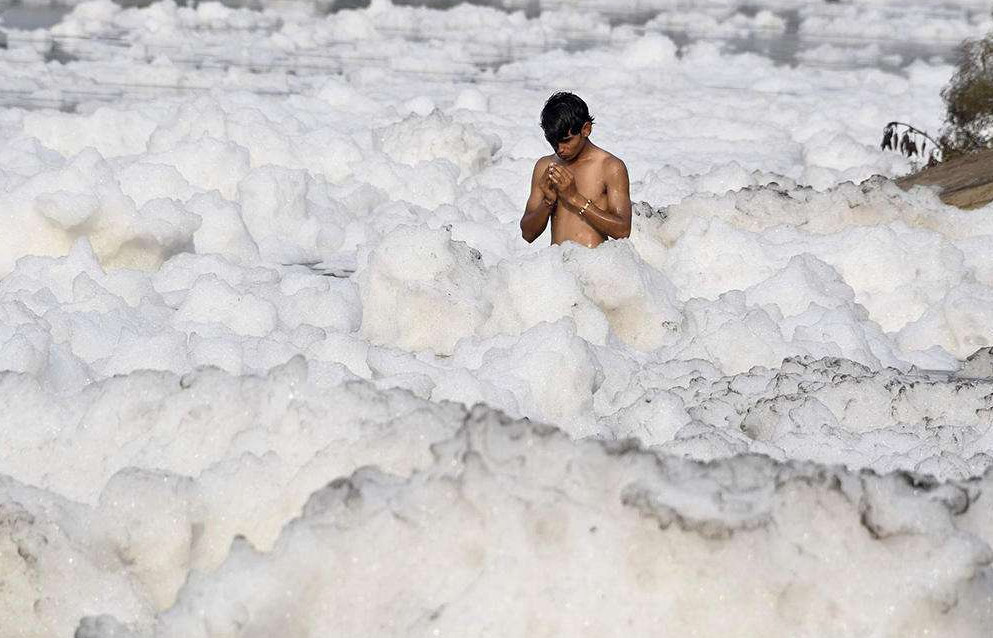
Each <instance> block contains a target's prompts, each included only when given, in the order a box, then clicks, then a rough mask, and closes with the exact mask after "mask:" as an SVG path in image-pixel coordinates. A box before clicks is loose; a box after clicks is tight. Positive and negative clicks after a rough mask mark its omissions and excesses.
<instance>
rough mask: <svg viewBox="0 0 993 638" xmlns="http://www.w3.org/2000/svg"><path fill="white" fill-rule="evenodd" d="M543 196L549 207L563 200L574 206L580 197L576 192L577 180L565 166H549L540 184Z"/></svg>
mask: <svg viewBox="0 0 993 638" xmlns="http://www.w3.org/2000/svg"><path fill="white" fill-rule="evenodd" d="M539 186H540V187H541V196H542V198H544V200H545V202H546V203H549V205H553V204H555V202H557V201H558V200H559V199H561V200H562V201H563V202H564V203H566V204H572V203H573V202H574V201H575V200H576V199H577V198H578V196H579V192H578V191H577V190H576V178H575V177H574V176H573V174H572V171H570V170H569V169H568V168H566V167H565V166H562V165H560V164H549V165H548V168H547V169H546V170H545V174H544V175H542V177H541V182H540V183H539Z"/></svg>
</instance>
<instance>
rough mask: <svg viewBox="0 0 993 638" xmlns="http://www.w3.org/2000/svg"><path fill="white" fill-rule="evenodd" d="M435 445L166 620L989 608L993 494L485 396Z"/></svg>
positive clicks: (910, 627)
mask: <svg viewBox="0 0 993 638" xmlns="http://www.w3.org/2000/svg"><path fill="white" fill-rule="evenodd" d="M437 454H438V457H437V460H436V462H435V464H434V465H433V466H431V467H429V468H426V469H425V470H424V471H422V472H419V473H416V474H414V475H413V476H411V477H410V478H409V479H406V480H405V479H402V478H398V477H395V476H390V475H387V474H383V473H381V472H378V471H376V470H360V471H359V472H357V473H355V474H353V475H351V476H350V477H348V478H342V479H338V480H335V481H332V482H331V483H330V484H328V486H327V487H325V488H324V489H322V490H319V491H317V492H315V493H314V494H313V495H311V497H310V498H309V500H308V502H307V504H306V506H305V507H304V508H303V513H302V515H301V516H300V517H299V518H298V519H296V520H295V521H293V522H292V523H291V524H290V525H288V526H287V527H286V528H285V529H284V530H283V532H282V533H281V535H280V537H279V539H278V540H277V542H276V544H275V546H274V548H273V550H272V551H271V552H260V551H258V550H257V549H255V548H253V547H251V546H250V545H249V544H248V543H246V542H245V541H237V540H236V541H235V543H234V544H233V545H232V548H231V551H230V553H229V555H228V557H227V559H226V560H225V562H224V563H223V564H222V565H221V566H220V567H219V569H218V570H217V571H216V572H214V573H213V574H210V575H199V576H197V577H194V578H192V579H191V580H190V581H189V582H188V583H187V584H186V585H185V586H184V587H183V589H182V590H181V591H180V594H179V597H178V600H177V603H176V605H175V606H174V607H172V608H171V609H169V610H168V611H165V612H164V613H162V614H160V615H159V616H158V617H157V619H156V621H155V635H156V636H162V637H166V636H184V637H196V636H212V635H219V634H223V633H224V632H229V631H232V630H234V628H235V627H238V628H240V631H250V632H261V633H273V632H276V631H279V632H281V633H283V634H285V635H291V636H296V635H300V636H302V635H308V634H311V633H314V632H321V633H361V634H376V635H401V634H402V635H425V636H429V635H438V634H445V633H451V632H457V633H460V634H462V635H483V634H485V633H486V630H485V627H487V626H499V627H500V628H501V631H505V632H509V633H514V634H526V633H529V632H534V631H541V632H548V633H554V634H574V633H582V632H584V631H594V632H595V633H596V634H597V635H604V636H613V635H629V634H630V632H631V631H635V632H637V633H650V632H651V631H654V630H656V629H657V628H658V627H659V626H661V625H662V624H664V626H665V627H666V628H667V629H669V630H671V631H673V632H675V633H688V632H696V634H698V635H701V636H718V635H720V636H728V635H731V636H751V635H756V634H760V633H761V634H772V635H775V634H785V633H791V632H796V631H801V632H803V633H805V634H809V635H812V636H838V635H844V636H849V635H850V636H856V635H862V634H864V633H865V632H871V631H881V630H882V631H887V632H892V633H899V634H902V635H920V636H924V635H927V634H928V633H935V632H937V633H946V634H950V635H955V636H962V637H967V636H977V637H978V636H981V635H984V633H985V631H986V630H987V629H988V627H989V623H990V622H991V620H993V619H991V618H990V610H989V607H988V605H984V604H982V602H981V601H982V600H983V599H984V597H988V596H989V595H990V592H989V586H990V585H989V581H988V579H986V580H984V579H983V577H982V573H983V571H982V570H983V566H984V565H988V564H989V562H990V560H991V558H993V553H991V551H990V548H989V545H988V542H989V538H986V539H984V538H982V537H979V536H976V535H974V534H973V533H970V532H968V531H966V530H965V529H963V528H964V525H963V523H962V522H961V519H962V514H963V513H964V512H966V511H968V510H970V509H973V508H980V509H983V510H984V511H985V510H988V509H989V508H988V506H983V505H982V502H983V501H982V500H976V498H975V497H976V493H975V492H973V491H972V490H971V489H970V488H969V487H968V486H957V485H947V486H938V485H928V484H920V483H915V482H914V481H915V479H914V478H913V477H911V476H906V475H895V476H891V477H878V476H875V475H872V474H868V473H863V474H854V473H848V472H845V471H843V470H837V469H828V468H823V467H820V466H813V465H804V464H795V463H790V464H780V463H776V462H774V461H770V460H768V459H765V458H761V457H756V456H745V457H738V458H736V459H733V460H729V461H727V462H724V463H720V464H710V465H703V464H698V463H694V462H692V461H686V460H682V459H678V458H675V457H664V456H663V457H656V456H654V455H652V454H647V453H645V452H642V451H640V450H638V449H637V448H632V447H623V446H609V445H605V444H603V443H595V442H588V443H580V444H577V443H574V442H572V441H570V440H569V439H568V438H567V437H564V436H563V435H562V434H561V433H560V432H558V431H556V430H555V429H553V428H548V427H546V426H535V425H529V424H526V423H522V422H511V421H508V420H506V419H502V418H501V417H500V416H499V415H498V414H497V413H494V412H491V411H488V410H485V409H477V410H475V411H474V412H473V413H472V415H471V417H470V419H469V420H468V421H467V422H466V424H465V426H463V427H462V428H461V429H460V430H459V432H458V434H457V436H456V437H455V438H453V439H451V440H450V441H449V442H447V443H446V444H444V445H443V446H439V447H438V448H437ZM369 538H376V539H378V542H377V544H370V543H369V542H368V539H369ZM379 543H385V544H388V545H389V546H393V547H404V548H406V550H405V551H404V552H392V553H388V554H386V555H384V554H383V553H382V552H381V551H380V549H379V547H380V545H379ZM746 575H747V586H745V585H746V583H745V581H744V580H741V579H744V578H745V577H746ZM739 576H740V578H739ZM739 581H740V582H739ZM536 587H537V588H539V589H540V591H541V592H542V595H540V596H536V595H535V591H536V589H535V588H536ZM715 599H720V600H721V601H722V609H723V613H720V614H715V613H713V611H712V607H713V601H714V600H715ZM769 600H773V601H775V602H774V604H768V601H769ZM549 601H555V603H554V604H552V603H550V602H549ZM956 603H957V604H956ZM963 603H965V604H963ZM576 609H587V610H590V609H596V610H598V611H597V613H596V614H589V613H576V611H575V610H576ZM248 610H251V612H250V613H249V612H248ZM645 610H652V611H650V612H649V613H646V611H645Z"/></svg>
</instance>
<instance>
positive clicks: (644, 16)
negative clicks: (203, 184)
mask: <svg viewBox="0 0 993 638" xmlns="http://www.w3.org/2000/svg"><path fill="white" fill-rule="evenodd" d="M116 1H117V3H118V4H120V5H122V6H129V7H132V6H147V5H148V4H151V1H152V0H116ZM221 1H222V2H223V3H224V4H226V5H228V6H233V7H244V8H249V9H255V10H258V9H261V7H262V0H221ZM264 1H265V4H266V5H267V6H272V5H279V4H310V5H312V6H313V7H314V12H315V13H316V14H327V13H335V12H338V11H342V10H347V9H356V8H362V7H367V6H369V4H370V0H264ZM392 1H393V3H394V4H396V5H404V6H423V7H431V8H437V9H448V8H451V7H454V6H457V5H459V4H463V3H465V4H474V5H479V6H490V7H493V8H497V9H501V10H507V9H505V7H504V5H505V4H509V5H511V6H512V7H513V10H516V11H521V10H523V11H524V12H525V14H526V15H528V16H530V17H534V16H538V15H540V14H541V10H542V2H541V0H518V1H517V2H501V0H392ZM29 2H30V0H29ZM177 3H178V4H179V5H194V6H195V5H196V4H198V0H177ZM831 3H832V0H825V4H831ZM609 6H610V5H609V4H606V3H605V5H604V7H605V8H603V9H600V11H601V14H602V15H603V16H604V19H605V20H606V21H608V22H609V23H610V24H612V25H614V26H617V25H630V26H632V27H634V28H635V30H636V32H637V30H638V29H639V28H642V27H644V25H645V24H646V23H648V22H649V21H650V20H652V19H653V18H655V17H657V16H658V15H660V14H664V13H667V12H672V11H673V10H672V9H666V10H654V11H647V10H646V11H611V10H610V8H609ZM767 8H769V9H771V10H773V11H775V13H776V14H777V15H778V16H779V17H780V18H781V19H782V20H783V21H784V22H785V25H786V27H785V29H784V30H783V31H763V30H756V31H753V32H750V33H749V34H748V35H746V36H740V35H736V36H725V35H719V34H707V33H696V32H693V31H691V30H685V29H679V28H665V27H662V28H659V29H656V31H657V32H660V33H662V34H664V35H666V36H667V37H669V38H670V39H671V40H672V41H673V42H674V43H675V44H676V45H677V46H679V47H680V49H682V48H683V47H685V46H687V45H689V44H692V43H694V42H697V41H714V42H717V43H718V44H719V45H720V46H721V47H722V49H723V50H725V51H727V52H732V53H753V54H757V55H761V56H764V57H767V58H770V59H772V60H773V61H774V62H775V63H777V64H786V65H791V66H795V65H797V64H799V63H800V62H801V59H800V54H801V53H803V52H804V51H808V50H811V49H814V48H816V47H818V46H821V45H823V44H825V39H823V38H818V37H810V36H809V35H805V34H802V33H801V31H800V24H801V20H802V18H801V15H800V12H799V11H798V10H796V9H782V8H774V7H766V6H764V5H763V3H762V2H755V1H743V2H741V3H740V4H739V5H738V6H737V7H736V8H729V9H727V10H722V11H721V13H722V15H723V16H724V17H728V15H729V14H728V12H737V13H740V14H743V15H746V16H749V17H752V16H754V15H755V14H757V13H758V12H759V11H762V10H763V9H767ZM942 8H943V5H941V4H940V3H936V4H935V6H934V9H935V10H941V9H942ZM944 8H946V9H947V8H948V7H944ZM70 10H71V7H67V6H65V5H60V4H58V2H57V0H51V2H50V4H47V5H40V4H25V3H23V1H22V0H13V1H11V0H0V48H2V47H3V46H4V44H3V43H4V41H5V40H4V29H5V28H6V29H40V28H48V27H51V26H52V25H54V24H56V23H58V21H59V20H61V18H62V17H63V16H64V15H65V14H66V13H68V12H69V11H70ZM827 43H829V44H831V45H832V46H835V47H838V48H852V49H854V48H858V47H865V46H866V45H868V44H875V45H876V46H877V47H878V55H877V56H869V57H864V58H862V59H859V60H857V61H852V62H846V63H842V64H826V65H824V66H840V67H848V68H853V67H875V68H880V69H883V70H888V71H895V72H899V71H900V69H902V68H903V67H905V66H907V65H908V64H910V63H912V62H913V61H914V60H917V59H925V60H929V61H939V60H940V61H942V62H945V63H949V64H951V63H954V61H955V59H956V57H957V55H958V50H959V47H958V45H957V44H955V43H949V42H937V41H929V40H926V39H925V40H921V39H918V40H914V39H913V38H912V37H910V38H893V39H888V40H882V41H880V40H868V41H866V40H863V39H859V38H829V39H827ZM601 44H602V43H601V42H598V41H585V40H583V39H575V40H568V41H567V43H566V45H565V48H566V50H568V51H573V52H574V51H582V50H585V49H589V48H592V47H595V46H599V45H601ZM55 59H58V58H57V57H56V58H55ZM509 61H511V60H509V59H508V60H499V61H495V63H492V64H489V65H486V66H488V67H490V68H495V67H499V66H500V65H501V63H504V62H509ZM803 62H804V63H805V64H813V65H815V66H816V65H817V63H816V61H812V60H804V61H803Z"/></svg>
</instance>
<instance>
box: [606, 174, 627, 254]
mask: <svg viewBox="0 0 993 638" xmlns="http://www.w3.org/2000/svg"><path fill="white" fill-rule="evenodd" d="M607 208H609V209H610V212H611V213H613V215H614V217H617V218H620V220H621V222H622V223H621V229H620V232H618V233H617V234H616V235H614V234H611V235H610V236H611V237H613V238H614V239H624V238H625V237H630V236H631V180H630V179H629V178H628V167H627V166H625V165H624V162H622V161H621V160H619V159H617V158H616V157H615V158H612V159H611V160H610V164H609V165H608V167H607Z"/></svg>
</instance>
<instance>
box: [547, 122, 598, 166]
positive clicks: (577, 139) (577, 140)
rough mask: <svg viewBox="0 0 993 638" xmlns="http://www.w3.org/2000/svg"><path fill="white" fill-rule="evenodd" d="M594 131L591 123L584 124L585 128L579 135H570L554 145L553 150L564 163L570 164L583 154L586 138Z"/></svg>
mask: <svg viewBox="0 0 993 638" xmlns="http://www.w3.org/2000/svg"><path fill="white" fill-rule="evenodd" d="M592 131H593V125H592V124H590V123H589V122H587V123H585V124H583V127H582V128H581V129H580V130H579V133H570V134H569V135H567V136H566V137H563V138H562V139H560V140H559V141H558V142H557V143H555V144H552V148H553V149H555V154H556V155H558V156H559V159H561V160H562V161H563V162H569V161H571V160H573V159H575V158H576V156H577V155H579V153H580V152H582V150H583V147H584V146H585V145H586V138H588V137H589V136H590V133H591V132H592Z"/></svg>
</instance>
